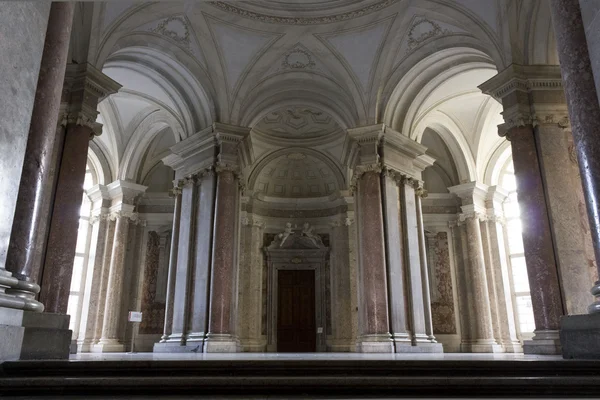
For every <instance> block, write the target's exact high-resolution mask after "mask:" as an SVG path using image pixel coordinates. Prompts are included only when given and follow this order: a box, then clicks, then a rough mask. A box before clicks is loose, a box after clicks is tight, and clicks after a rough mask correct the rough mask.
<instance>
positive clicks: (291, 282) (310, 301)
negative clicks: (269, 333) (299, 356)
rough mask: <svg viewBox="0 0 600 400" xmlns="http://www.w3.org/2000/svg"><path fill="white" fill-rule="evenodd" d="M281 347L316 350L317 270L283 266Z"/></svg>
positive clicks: (281, 349)
mask: <svg viewBox="0 0 600 400" xmlns="http://www.w3.org/2000/svg"><path fill="white" fill-rule="evenodd" d="M277 281H278V285H277V291H278V295H277V297H278V299H277V351H278V352H294V353H303V352H316V351H317V336H316V334H317V333H316V308H315V271H314V270H279V271H278V280H277Z"/></svg>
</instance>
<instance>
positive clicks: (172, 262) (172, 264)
mask: <svg viewBox="0 0 600 400" xmlns="http://www.w3.org/2000/svg"><path fill="white" fill-rule="evenodd" d="M180 184H182V182H181V183H180V182H178V183H177V186H175V188H173V192H172V193H173V196H174V197H175V208H174V210H173V230H172V231H171V245H170V246H169V250H170V254H169V270H168V277H167V293H166V299H165V325H164V329H163V335H162V337H161V340H160V342H161V343H165V342H166V341H167V339H168V338H169V335H171V333H172V329H173V312H174V304H175V280H176V275H177V249H178V247H179V226H180V224H181V187H180V186H179V185H180Z"/></svg>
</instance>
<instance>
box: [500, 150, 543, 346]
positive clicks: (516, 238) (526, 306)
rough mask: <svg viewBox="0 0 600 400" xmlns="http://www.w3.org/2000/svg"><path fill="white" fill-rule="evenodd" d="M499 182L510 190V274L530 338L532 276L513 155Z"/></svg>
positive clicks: (507, 210)
mask: <svg viewBox="0 0 600 400" xmlns="http://www.w3.org/2000/svg"><path fill="white" fill-rule="evenodd" d="M498 183H499V186H500V187H502V188H503V189H505V190H506V191H507V192H508V193H509V195H508V199H507V200H506V201H505V202H504V216H505V218H506V234H507V244H508V252H509V255H510V269H511V274H510V275H511V277H512V298H513V304H514V306H515V311H516V318H517V327H518V329H519V332H520V333H521V337H522V338H529V337H530V336H531V335H532V334H533V330H534V329H535V323H534V319H533V307H532V305H531V293H530V290H529V279H528V277H527V265H526V264H525V254H524V250H523V236H522V233H521V212H520V210H519V203H518V201H517V181H516V179H515V168H514V166H513V162H512V156H511V157H509V158H508V159H507V160H506V161H505V163H504V165H503V167H502V169H501V171H500V176H499V181H498Z"/></svg>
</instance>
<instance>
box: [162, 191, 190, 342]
mask: <svg viewBox="0 0 600 400" xmlns="http://www.w3.org/2000/svg"><path fill="white" fill-rule="evenodd" d="M196 193H197V186H196V184H195V183H194V181H193V180H191V179H188V180H185V181H184V184H183V188H182V191H181V217H180V224H179V241H178V246H177V248H176V249H175V248H174V249H173V251H176V252H177V267H176V269H175V293H174V294H173V299H174V300H173V325H172V332H171V335H170V336H169V339H167V342H172V343H179V344H182V341H183V340H184V338H185V333H186V331H187V325H188V324H187V322H186V321H187V318H188V315H189V291H190V279H191V277H190V274H191V263H192V260H191V256H192V253H191V251H192V246H193V241H194V231H193V229H192V221H194V219H195V216H196V212H195V207H194V205H195V203H196Z"/></svg>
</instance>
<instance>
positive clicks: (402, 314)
mask: <svg viewBox="0 0 600 400" xmlns="http://www.w3.org/2000/svg"><path fill="white" fill-rule="evenodd" d="M381 179H382V188H383V214H384V222H385V234H386V238H387V246H386V256H387V257H386V261H387V273H388V276H387V278H388V291H389V292H388V293H389V301H390V304H389V307H390V331H391V335H392V340H393V341H394V348H395V351H396V352H398V353H400V352H403V347H406V346H412V340H411V337H410V334H409V333H408V321H407V317H408V314H409V313H408V312H407V310H408V305H407V304H406V300H407V293H406V291H407V288H406V276H405V273H404V270H405V267H406V263H405V260H404V257H403V256H404V253H405V252H406V250H405V248H404V244H405V243H404V241H405V237H404V235H403V232H402V221H401V218H400V202H399V198H400V191H399V187H398V181H399V180H401V177H400V176H399V175H398V174H397V173H396V172H394V171H393V170H389V169H386V170H385V171H384V173H383V174H382V178H381ZM404 350H406V349H404Z"/></svg>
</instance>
